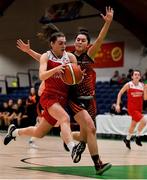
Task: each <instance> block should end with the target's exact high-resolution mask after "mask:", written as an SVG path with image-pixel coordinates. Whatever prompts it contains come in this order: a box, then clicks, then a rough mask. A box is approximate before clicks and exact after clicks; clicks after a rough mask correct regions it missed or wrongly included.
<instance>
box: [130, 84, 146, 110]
mask: <svg viewBox="0 0 147 180" xmlns="http://www.w3.org/2000/svg"><path fill="white" fill-rule="evenodd" d="M128 85H129V90H128V92H127V97H128V111H129V112H131V111H139V112H140V113H141V112H142V108H143V93H144V84H143V83H141V82H139V83H138V85H135V84H134V83H133V82H132V81H130V82H128Z"/></svg>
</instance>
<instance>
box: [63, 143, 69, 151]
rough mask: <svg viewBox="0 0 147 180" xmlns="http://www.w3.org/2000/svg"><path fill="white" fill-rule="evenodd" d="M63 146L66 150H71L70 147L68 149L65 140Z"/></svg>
mask: <svg viewBox="0 0 147 180" xmlns="http://www.w3.org/2000/svg"><path fill="white" fill-rule="evenodd" d="M63 146H64V149H65V151H67V152H69V149H68V147H67V145H66V144H65V142H63Z"/></svg>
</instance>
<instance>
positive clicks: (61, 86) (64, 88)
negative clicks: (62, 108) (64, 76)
mask: <svg viewBox="0 0 147 180" xmlns="http://www.w3.org/2000/svg"><path fill="white" fill-rule="evenodd" d="M47 55H48V59H49V60H48V63H47V70H50V69H52V68H55V67H57V66H59V65H61V64H67V63H70V59H69V57H68V54H67V53H66V52H64V54H63V56H62V58H60V59H59V58H57V57H56V56H55V55H54V54H53V52H52V51H48V52H47ZM68 88H69V86H68V85H66V84H65V83H64V82H63V81H62V80H61V74H59V73H55V74H54V75H53V76H51V77H50V78H48V79H47V80H45V89H44V93H45V94H48V93H51V92H53V93H58V94H61V95H62V96H67V93H68Z"/></svg>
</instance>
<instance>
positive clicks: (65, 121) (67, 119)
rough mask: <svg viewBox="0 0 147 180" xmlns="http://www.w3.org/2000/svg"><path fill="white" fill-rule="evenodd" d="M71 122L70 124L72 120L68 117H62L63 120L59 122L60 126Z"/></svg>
mask: <svg viewBox="0 0 147 180" xmlns="http://www.w3.org/2000/svg"><path fill="white" fill-rule="evenodd" d="M69 122H70V118H69V116H68V115H65V116H63V117H61V119H60V120H59V123H60V124H63V123H69Z"/></svg>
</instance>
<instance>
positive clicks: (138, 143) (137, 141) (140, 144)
mask: <svg viewBox="0 0 147 180" xmlns="http://www.w3.org/2000/svg"><path fill="white" fill-rule="evenodd" d="M135 142H136V144H137V145H138V146H142V143H141V137H140V136H136V139H135Z"/></svg>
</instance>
